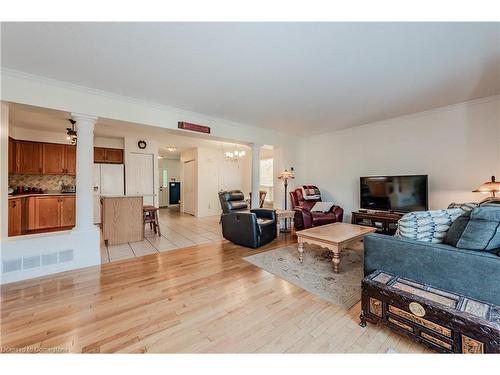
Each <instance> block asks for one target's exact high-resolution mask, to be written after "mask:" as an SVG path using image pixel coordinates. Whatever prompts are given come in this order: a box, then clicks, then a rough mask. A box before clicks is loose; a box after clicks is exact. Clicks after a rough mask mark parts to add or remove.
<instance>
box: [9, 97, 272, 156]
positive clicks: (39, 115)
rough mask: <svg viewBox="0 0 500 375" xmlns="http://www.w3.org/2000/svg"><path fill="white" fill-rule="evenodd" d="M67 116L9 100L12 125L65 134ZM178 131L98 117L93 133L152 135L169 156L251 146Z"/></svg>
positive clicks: (126, 135)
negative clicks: (202, 149)
mask: <svg viewBox="0 0 500 375" xmlns="http://www.w3.org/2000/svg"><path fill="white" fill-rule="evenodd" d="M69 118H71V114H70V113H68V112H64V111H57V110H53V109H48V108H40V107H33V106H29V105H24V104H17V103H11V104H10V106H9V122H10V124H11V126H14V127H19V128H24V129H33V130H40V131H47V132H52V133H61V134H65V133H66V128H68V127H69V126H70V125H71V124H70V122H69V121H68V119H69ZM179 133H180V131H179V130H171V129H163V128H160V127H155V126H148V125H142V124H136V123H131V122H124V121H117V120H112V119H107V118H99V119H98V120H97V123H96V126H95V130H94V135H95V136H97V137H108V138H124V137H142V138H144V139H154V140H156V141H158V142H159V145H160V149H159V150H158V154H159V155H160V156H163V157H165V158H168V159H178V158H179V157H180V154H181V152H182V151H184V150H186V149H188V148H192V147H210V148H217V149H220V150H221V152H222V151H224V152H225V151H234V150H236V149H238V150H249V149H250V148H249V147H248V146H247V145H243V144H235V143H232V142H226V141H224V140H222V139H220V140H216V139H214V138H213V137H212V138H209V137H207V136H203V135H198V134H192V135H191V134H190V135H189V136H186V135H180V134H179ZM170 146H175V147H176V148H177V150H175V151H174V152H171V151H168V150H167V147H170ZM265 148H266V149H271V150H272V148H271V147H270V146H265Z"/></svg>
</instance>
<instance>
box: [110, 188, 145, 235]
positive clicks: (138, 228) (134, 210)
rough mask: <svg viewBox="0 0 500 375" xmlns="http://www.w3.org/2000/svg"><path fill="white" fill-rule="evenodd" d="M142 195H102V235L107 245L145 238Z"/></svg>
mask: <svg viewBox="0 0 500 375" xmlns="http://www.w3.org/2000/svg"><path fill="white" fill-rule="evenodd" d="M142 201H143V197H142V196H141V195H134V196H132V195H101V208H102V211H101V212H102V235H103V239H104V241H105V243H106V245H118V244H122V243H127V242H137V241H143V240H144V223H143V216H142V206H143V202H142Z"/></svg>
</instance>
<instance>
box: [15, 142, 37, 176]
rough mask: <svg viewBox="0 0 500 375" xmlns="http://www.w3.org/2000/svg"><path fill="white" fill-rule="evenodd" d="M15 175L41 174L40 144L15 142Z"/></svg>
mask: <svg viewBox="0 0 500 375" xmlns="http://www.w3.org/2000/svg"><path fill="white" fill-rule="evenodd" d="M15 144H16V151H15V153H16V168H15V169H16V173H21V174H41V173H42V144H41V143H38V142H29V141H16V142H15Z"/></svg>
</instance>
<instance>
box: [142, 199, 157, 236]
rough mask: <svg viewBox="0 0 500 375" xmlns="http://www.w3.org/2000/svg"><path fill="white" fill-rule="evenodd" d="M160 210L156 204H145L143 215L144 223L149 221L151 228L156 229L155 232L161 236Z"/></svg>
mask: <svg viewBox="0 0 500 375" xmlns="http://www.w3.org/2000/svg"><path fill="white" fill-rule="evenodd" d="M158 211H159V208H157V207H155V206H143V207H142V217H143V219H144V225H146V224H147V223H149V228H150V229H152V230H154V232H155V234H158V236H161V232H160V221H159V220H158Z"/></svg>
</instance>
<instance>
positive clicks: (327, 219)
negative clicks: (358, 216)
mask: <svg viewBox="0 0 500 375" xmlns="http://www.w3.org/2000/svg"><path fill="white" fill-rule="evenodd" d="M305 186H306V187H307V188H311V189H316V190H318V188H317V187H316V186H313V185H305ZM318 192H319V190H318ZM290 199H291V201H292V209H293V210H295V216H294V219H293V223H294V225H295V229H296V230H302V229H308V228H312V227H317V226H320V225H325V224H331V223H337V222H338V223H341V222H342V218H343V216H344V210H343V209H342V207H339V206H332V208H331V209H330V211H328V212H311V208H313V207H314V205H315V204H316V202H321V197H319V198H318V199H308V200H306V199H304V196H303V194H302V189H301V188H298V189H295V190H293V191H291V192H290Z"/></svg>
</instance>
